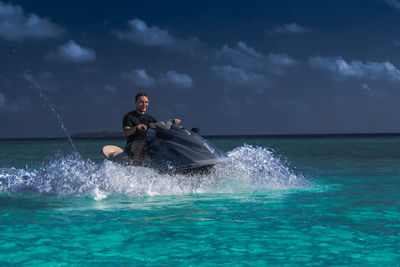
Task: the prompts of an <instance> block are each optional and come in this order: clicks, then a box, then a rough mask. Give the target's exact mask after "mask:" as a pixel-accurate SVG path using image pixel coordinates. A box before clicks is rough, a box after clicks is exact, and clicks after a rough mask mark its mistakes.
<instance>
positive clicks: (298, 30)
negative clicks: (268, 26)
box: [267, 23, 309, 35]
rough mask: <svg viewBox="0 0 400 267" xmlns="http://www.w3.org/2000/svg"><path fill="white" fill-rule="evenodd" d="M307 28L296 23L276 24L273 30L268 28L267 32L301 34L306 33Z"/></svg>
mask: <svg viewBox="0 0 400 267" xmlns="http://www.w3.org/2000/svg"><path fill="white" fill-rule="evenodd" d="M307 32H309V30H308V29H307V28H305V27H303V26H300V25H299V24H297V23H290V24H284V25H280V26H276V27H275V28H274V29H273V30H268V31H267V34H270V35H272V34H302V33H307Z"/></svg>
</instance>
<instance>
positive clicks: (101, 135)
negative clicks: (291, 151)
mask: <svg viewBox="0 0 400 267" xmlns="http://www.w3.org/2000/svg"><path fill="white" fill-rule="evenodd" d="M202 136H203V137H204V138H206V139H323V138H378V137H383V138H385V137H386V138H388V137H400V133H341V134H253V135H202ZM71 138H72V139H73V140H77V141H79V140H80V141H85V140H109V139H113V140H125V137H124V136H123V135H122V134H121V133H116V132H96V133H77V134H73V135H71ZM52 140H59V141H68V138H67V137H35V138H29V137H25V138H0V142H2V141H52Z"/></svg>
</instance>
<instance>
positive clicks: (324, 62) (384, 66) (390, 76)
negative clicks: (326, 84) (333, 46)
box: [309, 56, 400, 82]
mask: <svg viewBox="0 0 400 267" xmlns="http://www.w3.org/2000/svg"><path fill="white" fill-rule="evenodd" d="M309 63H310V65H311V67H313V68H316V69H320V70H326V71H328V72H330V73H331V74H333V75H335V77H337V78H350V77H355V78H364V79H369V80H390V81H392V82H400V70H399V69H398V68H396V66H394V65H393V64H392V63H390V62H389V61H385V62H366V63H364V62H362V61H356V60H353V61H351V62H346V61H345V60H344V59H343V58H341V57H337V58H327V57H319V56H316V57H312V58H310V60H309Z"/></svg>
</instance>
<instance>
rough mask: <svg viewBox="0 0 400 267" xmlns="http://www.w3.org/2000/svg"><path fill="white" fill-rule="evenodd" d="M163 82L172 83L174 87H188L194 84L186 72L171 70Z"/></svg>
mask: <svg viewBox="0 0 400 267" xmlns="http://www.w3.org/2000/svg"><path fill="white" fill-rule="evenodd" d="M162 82H164V83H167V84H170V85H172V86H173V87H177V88H183V89H188V88H191V87H192V86H193V79H192V78H191V77H190V76H189V75H187V74H184V73H178V72H176V71H173V70H170V71H168V72H167V74H166V76H165V77H164V78H163V79H162Z"/></svg>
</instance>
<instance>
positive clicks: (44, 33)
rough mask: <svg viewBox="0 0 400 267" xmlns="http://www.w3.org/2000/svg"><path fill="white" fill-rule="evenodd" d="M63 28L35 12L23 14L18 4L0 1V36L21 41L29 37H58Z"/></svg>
mask: <svg viewBox="0 0 400 267" xmlns="http://www.w3.org/2000/svg"><path fill="white" fill-rule="evenodd" d="M63 31H64V29H63V28H62V27H60V26H58V25H56V24H53V23H52V22H51V21H50V20H48V19H45V18H40V17H38V16H37V15H35V14H28V15H25V12H24V10H23V9H22V8H21V7H20V6H14V5H12V4H6V3H3V2H1V1H0V38H3V39H6V40H11V41H22V40H25V39H30V38H36V39H41V38H54V37H58V36H59V35H60V34H61V33H62V32H63Z"/></svg>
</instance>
